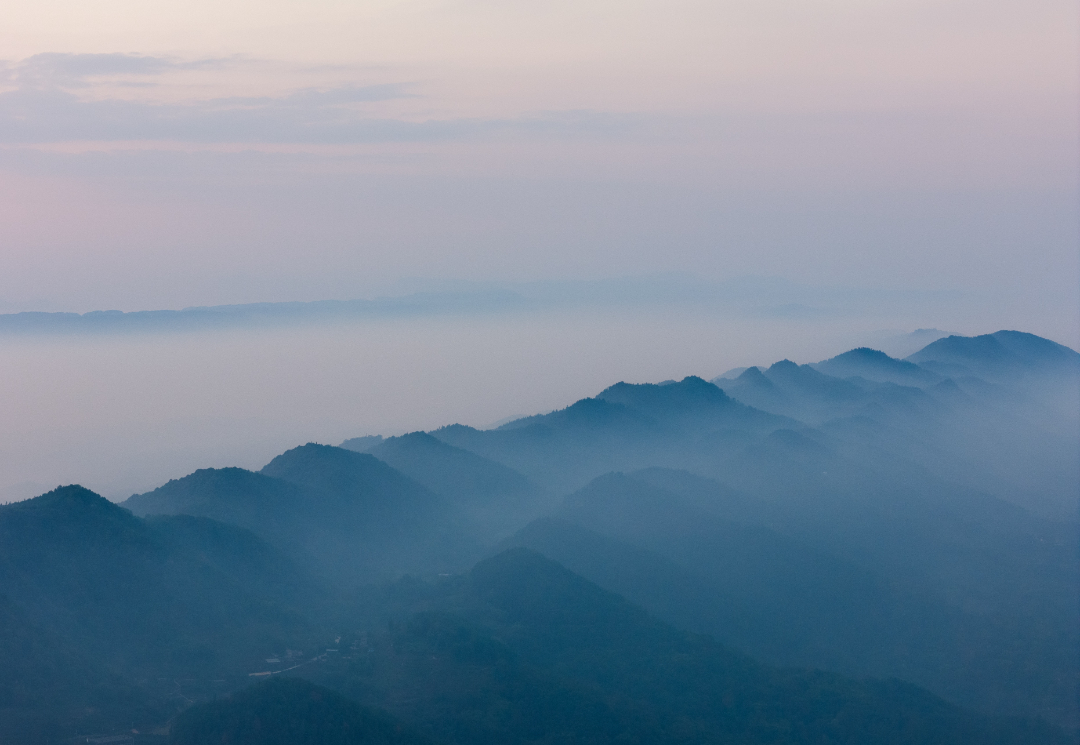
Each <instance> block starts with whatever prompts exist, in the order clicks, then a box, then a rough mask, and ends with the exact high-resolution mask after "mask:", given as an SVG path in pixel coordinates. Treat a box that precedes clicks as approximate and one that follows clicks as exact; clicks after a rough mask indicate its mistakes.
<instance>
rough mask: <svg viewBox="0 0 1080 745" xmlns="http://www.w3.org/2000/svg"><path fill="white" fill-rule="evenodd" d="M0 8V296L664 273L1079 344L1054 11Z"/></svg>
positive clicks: (597, 2) (371, 288) (677, 1)
mask: <svg viewBox="0 0 1080 745" xmlns="http://www.w3.org/2000/svg"><path fill="white" fill-rule="evenodd" d="M0 9H2V11H3V18H4V22H3V23H2V24H0V55H2V56H3V57H4V58H5V59H4V61H3V62H2V63H0V64H2V67H0V257H2V261H3V271H0V303H3V305H0V310H8V311H12V310H22V309H27V308H41V309H66V310H80V311H83V310H90V309H96V308H122V309H140V308H171V307H184V306H189V305H196V304H217V303H234V302H250V301H270V300H313V299H324V298H349V297H362V296H367V295H371V294H378V293H387V292H392V291H394V288H395V287H398V286H400V284H401V282H402V281H403V280H409V279H415V278H424V279H453V280H504V281H529V280H535V279H570V278H602V277H618V276H635V275H645V274H651V273H657V272H671V271H678V272H690V273H693V274H696V275H699V276H701V277H704V278H706V279H708V280H711V281H723V280H726V279H729V278H734V277H740V276H747V275H753V276H771V277H781V278H786V279H788V280H797V281H799V282H803V283H808V284H822V285H844V286H857V287H864V288H866V287H868V288H877V287H881V288H893V289H909V290H958V291H961V292H964V293H968V294H971V295H972V296H978V297H981V298H986V297H997V298H999V302H1000V304H1002V306H1003V307H1004V308H1005V309H1006V312H1005V315H1006V316H1007V317H1008V318H1011V319H1015V320H1014V321H1013V322H1012V323H1011V324H1008V325H1013V326H1015V327H1018V328H1031V329H1032V330H1041V331H1043V332H1044V333H1050V332H1053V333H1054V334H1055V335H1056V337H1057V338H1058V340H1059V341H1063V342H1066V343H1074V344H1075V342H1076V340H1077V339H1080V320H1078V319H1077V314H1078V311H1077V308H1078V307H1080V297H1078V293H1080V290H1078V284H1080V282H1078V280H1080V258H1078V242H1080V235H1078V227H1077V225H1078V208H1077V200H1078V178H1077V170H1078V152H1077V151H1078V146H1077V131H1078V127H1080V118H1078V113H1077V108H1078V103H1077V102H1078V95H1077V94H1078V79H1077V78H1078V64H1077V60H1078V49H1080V43H1078V34H1080V31H1078V29H1080V19H1078V12H1077V6H1076V3H1075V2H1074V0H1031V1H1029V2H1024V3H1018V2H1015V0H1010V1H1009V2H1003V1H1001V0H963V1H960V0H934V1H933V2H930V1H925V2H921V1H917V0H907V1H903V2H901V1H899V0H895V1H893V0H874V2H867V1H866V0H823V1H819V2H809V3H808V2H794V1H793V0H785V1H779V0H744V1H737V2H725V1H723V0H702V1H700V2H698V1H687V0H668V1H667V2H640V1H634V0H621V1H620V2H608V1H607V0H587V1H585V2H582V1H581V0H578V1H577V2H562V1H561V0H554V1H552V2H543V3H538V2H529V3H523V2H513V1H507V0H502V2H486V1H468V0H466V1H461V2H441V1H434V0H433V1H428V2H419V1H414V2H404V1H394V0H381V1H378V2H375V1H367V2H360V1H356V0H353V1H352V2H344V1H340V2H328V1H326V0H316V1H314V2H313V1H312V0H305V2H285V1H282V0H260V1H259V2H246V1H244V2H240V1H238V0H213V2H210V1H209V0H193V1H190V2H185V3H162V2H146V0H98V1H97V2H94V3H86V2H75V1H74V0H38V1H36V2H33V3H26V2H14V1H13V0H0ZM1047 319H1054V320H1053V321H1048V320H1047ZM946 323H947V322H946ZM983 330H993V329H983Z"/></svg>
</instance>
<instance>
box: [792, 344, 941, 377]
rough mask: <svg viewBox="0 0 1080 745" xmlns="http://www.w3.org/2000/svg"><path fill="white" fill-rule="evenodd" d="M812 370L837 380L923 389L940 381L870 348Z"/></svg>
mask: <svg viewBox="0 0 1080 745" xmlns="http://www.w3.org/2000/svg"><path fill="white" fill-rule="evenodd" d="M813 367H814V369H816V370H818V371H819V372H823V373H825V374H827V375H832V376H833V377H837V378H851V377H856V376H858V377H861V378H866V379H867V380H875V381H877V382H879V383H897V384H899V385H916V386H924V385H933V384H935V383H938V382H940V381H941V376H940V375H938V374H936V373H933V372H930V371H929V370H926V369H924V368H921V367H919V366H918V365H916V364H915V363H913V362H907V361H905V360H898V359H894V358H892V357H890V356H889V355H887V354H885V353H884V352H879V351H877V350H875V349H869V348H867V347H859V348H858V349H852V350H851V351H850V352H844V353H843V354H840V355H837V356H836V357H832V358H831V359H827V360H825V361H824V362H819V363H817V364H816V365H813Z"/></svg>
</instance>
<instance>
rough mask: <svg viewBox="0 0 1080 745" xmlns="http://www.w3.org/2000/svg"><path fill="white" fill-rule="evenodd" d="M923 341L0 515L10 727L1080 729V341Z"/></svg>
mask: <svg viewBox="0 0 1080 745" xmlns="http://www.w3.org/2000/svg"><path fill="white" fill-rule="evenodd" d="M925 334H931V335H932V336H936V337H940V338H937V339H936V340H935V341H932V342H930V343H929V344H927V345H925V346H924V347H922V348H921V349H919V350H917V351H915V352H914V353H913V354H910V355H908V357H907V358H906V359H899V358H895V357H891V356H889V355H887V354H885V353H884V352H881V351H879V350H874V349H871V348H868V347H858V348H855V349H851V350H849V351H847V352H844V353H842V354H839V355H835V356H833V357H831V358H828V359H824V360H821V361H819V362H817V363H814V364H803V365H799V364H796V363H794V362H791V361H788V360H786V359H782V360H779V361H775V362H774V363H772V364H762V365H759V366H751V367H746V368H737V369H733V370H730V371H728V372H727V373H724V374H723V375H720V376H717V377H715V378H714V379H713V380H712V381H711V382H710V381H708V380H705V379H704V378H702V377H696V376H688V377H684V378H682V379H681V380H674V379H671V380H664V381H661V382H656V383H626V382H617V383H614V384H611V385H608V386H605V387H604V388H603V389H602V390H600V391H597V392H595V394H594V395H593V396H590V397H586V398H582V399H581V400H578V401H577V402H574V403H570V404H569V405H566V406H563V407H560V408H558V409H556V410H554V411H551V412H549V413H538V414H535V415H532V416H525V417H521V418H515V419H512V420H511V421H509V422H506V423H503V424H500V425H498V426H493V427H488V428H477V427H472V426H467V425H463V424H460V423H452V424H445V425H444V426H441V427H433V428H431V429H429V430H428V431H413V432H409V433H405V434H400V435H393V434H390V433H387V434H386V435H385V436H384V435H382V434H376V433H362V434H360V435H358V436H356V437H349V438H346V439H344V440H343V441H341V442H339V443H337V444H336V445H329V444H316V443H310V442H309V443H307V444H300V445H296V446H294V447H291V448H289V449H287V450H285V451H284V452H280V453H279V454H277V455H276V456H275V457H273V458H271V459H269V460H268V461H267V462H265V463H264V464H262V466H261V467H258V468H251V469H245V468H238V467H220V466H215V464H207V465H208V466H211V467H203V468H198V469H193V470H192V472H190V473H188V474H186V475H183V476H181V477H179V478H175V479H172V480H169V481H168V482H167V483H161V484H159V485H158V486H157V487H156V488H153V489H149V490H147V491H145V492H142V493H138V494H135V495H133V496H130V497H129V498H127V499H126V500H125V501H123V502H122V503H121V504H120V505H117V504H114V503H112V502H110V501H108V500H106V499H104V498H102V497H101V496H99V495H97V494H95V493H94V492H92V491H90V490H87V489H85V488H84V487H81V486H75V485H72V486H62V487H59V488H57V489H54V490H51V491H49V492H48V493H45V494H43V495H41V496H37V497H34V498H32V499H28V500H25V501H21V502H17V503H14V504H11V505H8V506H5V507H0V537H2V540H0V552H2V553H0V580H2V581H0V586H2V587H3V588H4V589H3V594H2V602H3V606H2V611H3V616H2V622H3V624H4V630H5V641H4V643H3V646H2V648H0V654H2V655H3V660H4V665H3V666H2V667H0V670H3V672H2V673H0V676H2V677H0V694H2V696H3V698H2V699H0V701H3V702H4V703H3V712H4V716H3V717H0V721H2V722H3V724H2V725H0V726H2V727H3V730H2V731H0V734H2V735H3V737H4V738H5V741H7V740H10V741H13V742H51V741H57V740H59V739H62V738H64V737H70V736H72V735H74V734H79V733H82V734H87V733H96V735H95V736H105V735H108V736H119V735H116V733H117V732H122V733H127V734H124V735H123V737H128V738H136V739H138V740H139V741H147V742H151V741H155V742H156V741H160V742H165V741H167V740H168V741H171V742H205V741H210V740H213V741H216V740H217V739H220V738H221V737H238V738H241V740H239V741H245V742H249V741H250V742H261V741H262V740H259V739H258V738H259V737H261V735H259V734H258V732H257V731H254V730H250V722H252V721H254V720H255V719H260V721H262V719H265V720H266V721H279V719H280V718H281V717H285V718H284V719H280V721H281V724H280V727H282V728H284V729H283V730H282V731H283V732H284V731H293V730H290V729H289V728H290V727H297V726H301V725H299V724H297V723H298V722H308V721H310V722H311V724H310V726H312V727H319V728H323V729H320V730H311V731H323V732H330V731H336V730H333V728H334V727H344V728H346V730H348V731H352V732H353V733H354V734H353V735H349V736H359V735H356V734H355V733H356V732H369V735H365V736H370V737H378V738H384V739H383V740H376V741H385V742H397V741H402V742H405V741H409V742H445V743H475V742H489V741H490V742H554V741H560V742H561V741H570V742H609V741H611V742H614V741H616V740H621V739H623V738H626V737H631V738H643V739H646V740H648V741H651V742H686V741H688V735H687V732H686V728H687V727H692V728H693V730H694V731H695V732H696V733H697V734H695V735H693V736H692V737H690V738H689V741H695V742H696V741H701V742H714V741H724V740H726V739H728V738H731V737H736V738H739V739H740V740H741V741H744V742H791V743H803V742H817V741H825V742H847V741H873V742H897V743H901V742H910V741H911V739H910V738H911V737H918V738H919V740H920V741H925V742H943V743H944V742H1001V743H1020V742H1025V743H1026V742H1031V743H1036V742H1038V743H1047V742H1062V743H1065V742H1075V739H1076V733H1077V732H1078V731H1080V712H1078V710H1077V706H1076V703H1077V693H1078V691H1080V666H1078V665H1077V664H1076V660H1077V658H1078V655H1080V627H1078V625H1077V624H1076V619H1077V617H1078V615H1080V593H1078V588H1080V540H1078V538H1080V519H1078V518H1080V489H1078V488H1077V487H1078V485H1080V448H1078V447H1077V444H1078V438H1080V354H1078V353H1077V352H1075V351H1073V350H1072V349H1070V348H1068V347H1064V346H1062V345H1059V344H1056V343H1054V342H1052V341H1049V340H1047V339H1044V338H1041V337H1038V336H1034V335H1031V334H1026V333H1022V332H1016V331H1000V332H996V333H994V334H989V335H983V336H977V337H963V336H955V335H954V336H940V334H939V333H936V332H923V335H925ZM902 341H903V340H902V339H900V338H896V339H894V340H893V343H896V344H899V343H901V342H902ZM248 686H251V687H250V688H249V687H248ZM233 692H236V693H235V695H232V694H233ZM688 692H691V693H688ZM307 700H318V701H320V702H324V703H322V704H320V708H318V709H312V708H310V707H309V706H308V705H306V704H303V703H302V702H303V701H307ZM193 704H194V706H193ZM296 706H300V707H301V708H300V709H295V710H294V709H290V708H289V707H296ZM289 711H293V713H292V714H289V713H288V712H289ZM301 711H303V712H304V713H297V712H301ZM297 717H299V719H298V718H297ZM312 717H314V718H312ZM303 726H304V727H307V726H309V725H303ZM223 728H224V729H223ZM304 731H308V730H304ZM342 731H343V732H344V731H345V730H342ZM229 733H231V734H229ZM245 733H246V734H245ZM913 733H917V734H913ZM292 736H293V737H294V741H297V742H306V741H307V740H304V739H303V738H304V737H308V736H312V735H310V734H308V735H305V734H303V732H302V731H301V730H295V731H293V735H292ZM329 736H330V735H328V734H327V735H325V737H329ZM342 736H345V735H342ZM320 737H323V736H320ZM169 738H171V740H170V739H169ZM243 738H248V739H246V740H244V739H243ZM252 738H254V739H252ZM385 738H390V739H385ZM395 738H397V739H395ZM567 738H569V739H568V740H567ZM319 741H328V740H325V739H318V738H317V739H315V740H311V742H319Z"/></svg>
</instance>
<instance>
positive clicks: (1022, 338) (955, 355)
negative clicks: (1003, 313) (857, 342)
mask: <svg viewBox="0 0 1080 745" xmlns="http://www.w3.org/2000/svg"><path fill="white" fill-rule="evenodd" d="M907 360H908V361H909V362H916V363H918V364H919V365H920V366H922V367H926V368H928V369H932V370H935V371H939V372H942V374H945V375H955V374H962V373H968V374H971V375H977V376H987V377H989V378H991V379H998V378H1000V377H1002V376H1005V377H1011V376H1015V375H1017V374H1023V373H1032V372H1035V373H1042V374H1061V373H1065V374H1071V375H1076V374H1078V373H1080V353H1077V352H1076V351H1074V350H1072V349H1069V348H1068V347H1066V346H1063V345H1061V344H1057V343H1055V342H1052V341H1050V340H1049V339H1043V338H1042V337H1039V336H1035V335H1034V334H1027V333H1024V332H1021V331H998V332H996V333H993V334H984V335H982V336H972V337H967V336H949V337H946V338H945V339H939V340H938V341H935V342H933V343H931V344H928V345H927V346H925V347H923V348H922V349H920V350H919V351H918V352H916V353H915V354H913V355H911V356H910V357H908V358H907Z"/></svg>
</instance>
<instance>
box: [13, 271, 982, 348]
mask: <svg viewBox="0 0 1080 745" xmlns="http://www.w3.org/2000/svg"><path fill="white" fill-rule="evenodd" d="M960 297H961V295H960V293H957V292H955V291H926V290H883V289H880V288H845V287H809V286H802V285H797V284H793V283H790V282H786V281H783V280H776V279H771V278H755V277H744V278H739V279H734V280H728V281H725V282H719V283H712V282H706V281H701V280H698V279H696V278H692V277H683V276H670V277H648V278H623V279H611V280H596V281H574V282H561V281H545V282H527V283H510V284H507V285H498V284H481V285H479V286H476V285H474V286H468V287H455V288H452V289H449V290H444V291H431V292H416V293H412V294H406V295H400V296H386V297H377V298H373V299H366V300H364V299H358V300H317V301H312V302H262V303H247V304H241V305H214V306H202V307H190V308H184V309H182V310H139V311H119V310H96V311H90V312H88V313H72V312H45V311H23V312H17V313H5V314H0V337H11V336H37V335H82V334H100V333H131V332H134V333H139V332H142V333H160V332H186V331H203V330H213V329H239V328H265V327H280V326H290V325H298V324H307V323H323V322H333V321H349V320H358V319H390V318H419V317H433V316H451V317H452V316H463V315H494V314H511V313H532V312H538V311H552V310H570V309H582V308H593V309H599V308H608V309H613V310H627V309H638V308H646V307H648V308H661V307H670V308H683V309H687V308H693V309H696V310H704V309H708V310H709V311H712V312H720V313H724V314H728V315H732V316H742V317H750V318H759V319H769V320H793V321H813V320H821V319H827V318H840V317H852V316H858V317H866V316H868V315H869V316H880V317H888V316H891V315H892V314H893V313H896V312H900V313H901V314H902V313H903V312H904V311H905V310H910V309H911V308H927V307H928V306H933V307H936V308H944V307H947V306H950V305H952V304H954V303H955V302H956V301H957V300H959V299H960Z"/></svg>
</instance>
